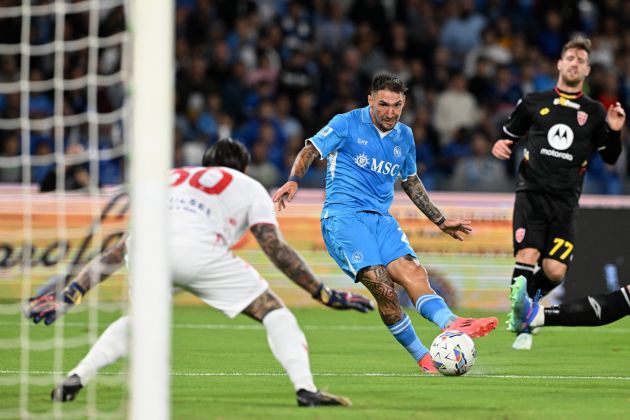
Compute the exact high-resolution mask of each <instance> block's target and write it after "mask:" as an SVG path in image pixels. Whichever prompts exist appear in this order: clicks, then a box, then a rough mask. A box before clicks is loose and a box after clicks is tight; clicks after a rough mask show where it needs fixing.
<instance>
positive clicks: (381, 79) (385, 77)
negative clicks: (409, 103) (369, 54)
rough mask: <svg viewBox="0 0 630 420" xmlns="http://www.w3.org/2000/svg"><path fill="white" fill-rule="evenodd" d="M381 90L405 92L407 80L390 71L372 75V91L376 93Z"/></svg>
mask: <svg viewBox="0 0 630 420" xmlns="http://www.w3.org/2000/svg"><path fill="white" fill-rule="evenodd" d="M379 90H389V91H391V92H396V93H405V92H406V91H407V87H406V86H405V82H403V81H402V80H401V79H400V78H398V77H396V76H395V75H393V74H391V73H388V72H381V73H376V74H375V75H374V77H372V87H371V89H370V92H371V93H375V92H378V91H379Z"/></svg>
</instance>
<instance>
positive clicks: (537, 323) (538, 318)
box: [529, 305, 545, 328]
mask: <svg viewBox="0 0 630 420" xmlns="http://www.w3.org/2000/svg"><path fill="white" fill-rule="evenodd" d="M543 325H545V307H544V306H542V305H540V306H539V307H538V312H537V313H536V315H534V319H532V322H530V323H529V326H530V327H531V328H536V327H542V326H543Z"/></svg>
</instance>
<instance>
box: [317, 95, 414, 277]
mask: <svg viewBox="0 0 630 420" xmlns="http://www.w3.org/2000/svg"><path fill="white" fill-rule="evenodd" d="M310 141H311V142H312V143H313V145H314V146H315V147H316V148H317V150H319V152H320V154H321V156H322V158H327V159H328V170H327V173H326V201H325V202H324V208H323V210H322V219H321V222H322V235H323V237H324V242H325V243H326V249H327V250H328V253H329V254H330V255H331V256H332V257H333V259H334V260H335V261H336V262H337V264H338V265H339V267H340V268H341V269H342V270H343V271H344V272H345V273H346V274H348V276H350V277H352V278H353V279H354V280H355V281H356V280H357V277H356V276H357V274H358V273H359V271H360V270H361V269H362V268H364V267H368V266H375V265H383V266H387V264H389V263H390V262H392V261H394V260H396V259H398V258H400V257H401V256H404V255H411V256H413V257H415V256H416V254H415V253H414V252H413V249H411V246H410V245H409V241H408V239H407V236H406V235H405V233H404V232H403V230H402V229H401V228H400V225H399V224H398V222H397V221H396V220H395V219H394V218H393V217H392V216H391V215H390V214H389V207H390V205H391V204H392V199H393V198H394V182H395V181H396V178H397V177H401V178H402V179H403V180H406V179H407V178H408V177H410V176H414V175H415V174H416V148H415V143H414V141H413V135H412V133H411V129H410V128H409V127H408V126H406V125H404V124H401V123H397V124H396V125H395V126H394V128H393V129H392V130H390V131H389V132H388V133H387V135H385V136H384V137H383V138H381V136H380V134H379V132H378V130H377V129H376V127H375V126H374V124H373V123H372V119H371V118H370V107H369V106H367V107H365V108H361V109H355V110H354V111H351V112H348V113H346V114H340V115H337V116H335V117H334V118H333V119H332V121H330V123H328V125H327V126H326V127H324V128H322V129H321V130H320V131H319V132H318V133H317V134H316V135H315V136H313V137H312V138H311V139H310Z"/></svg>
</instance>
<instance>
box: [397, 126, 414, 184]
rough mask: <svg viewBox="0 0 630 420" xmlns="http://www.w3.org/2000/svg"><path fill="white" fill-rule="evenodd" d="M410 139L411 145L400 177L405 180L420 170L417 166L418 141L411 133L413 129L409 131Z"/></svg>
mask: <svg viewBox="0 0 630 420" xmlns="http://www.w3.org/2000/svg"><path fill="white" fill-rule="evenodd" d="M409 139H410V140H409V141H410V142H411V145H410V147H409V149H408V150H407V155H406V156H405V161H404V162H403V164H402V167H401V168H400V179H402V180H403V181H405V180H407V178H409V177H410V176H412V175H415V174H416V172H418V168H417V167H416V143H415V142H414V140H413V134H411V131H410V132H409Z"/></svg>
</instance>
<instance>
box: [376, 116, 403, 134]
mask: <svg viewBox="0 0 630 420" xmlns="http://www.w3.org/2000/svg"><path fill="white" fill-rule="evenodd" d="M376 122H377V125H378V129H379V130H381V131H382V132H387V131H390V130H392V129H393V128H394V127H395V126H396V123H397V122H398V118H394V119H393V123H392V126H391V127H390V128H387V127H385V121H384V120H383V119H381V120H380V121H379V120H376Z"/></svg>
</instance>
